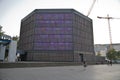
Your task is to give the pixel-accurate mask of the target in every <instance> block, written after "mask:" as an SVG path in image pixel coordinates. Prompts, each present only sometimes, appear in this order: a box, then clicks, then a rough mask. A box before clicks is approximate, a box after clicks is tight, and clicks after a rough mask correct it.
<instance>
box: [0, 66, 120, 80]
mask: <svg viewBox="0 0 120 80" xmlns="http://www.w3.org/2000/svg"><path fill="white" fill-rule="evenodd" d="M0 80H120V64H114V65H112V66H108V65H90V66H87V67H86V69H84V67H83V66H60V67H33V68H1V69H0Z"/></svg>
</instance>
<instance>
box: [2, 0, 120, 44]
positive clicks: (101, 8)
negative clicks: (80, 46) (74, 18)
mask: <svg viewBox="0 0 120 80" xmlns="http://www.w3.org/2000/svg"><path fill="white" fill-rule="evenodd" d="M92 2H93V0H0V25H1V26H3V31H5V33H6V34H8V35H10V36H16V35H18V36H19V33H20V22H21V19H22V18H24V17H25V16H26V15H28V14H29V13H30V12H32V11H33V10H34V9H46V8H73V9H76V10H77V11H79V12H80V13H82V14H84V15H87V13H88V11H89V8H90V6H91V4H92ZM107 14H109V15H110V16H111V17H116V18H120V0H97V1H96V3H95V5H94V7H93V9H92V11H91V13H90V15H89V17H90V18H91V19H93V31H94V43H95V44H106V43H110V40H109V30H108V22H107V20H104V19H98V18H97V16H101V17H106V16H107ZM110 24H111V30H112V42H113V43H120V19H113V20H110Z"/></svg>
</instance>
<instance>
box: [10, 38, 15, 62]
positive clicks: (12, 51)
mask: <svg viewBox="0 0 120 80" xmlns="http://www.w3.org/2000/svg"><path fill="white" fill-rule="evenodd" d="M16 49H17V41H13V40H12V41H11V42H10V44H9V53H8V62H15V60H16Z"/></svg>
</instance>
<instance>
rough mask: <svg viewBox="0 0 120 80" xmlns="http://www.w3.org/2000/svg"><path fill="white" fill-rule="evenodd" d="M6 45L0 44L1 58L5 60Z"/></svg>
mask: <svg viewBox="0 0 120 80" xmlns="http://www.w3.org/2000/svg"><path fill="white" fill-rule="evenodd" d="M5 49H6V46H4V45H0V60H2V61H4V58H5Z"/></svg>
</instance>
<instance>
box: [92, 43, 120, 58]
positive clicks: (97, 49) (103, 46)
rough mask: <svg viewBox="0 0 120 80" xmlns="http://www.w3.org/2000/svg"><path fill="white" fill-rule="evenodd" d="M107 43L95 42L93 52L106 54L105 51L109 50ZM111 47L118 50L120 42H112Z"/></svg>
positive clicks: (119, 49)
mask: <svg viewBox="0 0 120 80" xmlns="http://www.w3.org/2000/svg"><path fill="white" fill-rule="evenodd" d="M109 46H110V45H109V44H95V45H94V49H95V54H96V55H98V54H101V56H106V53H107V52H108V50H109ZM112 47H113V49H115V50H116V51H120V43H116V44H112Z"/></svg>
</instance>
